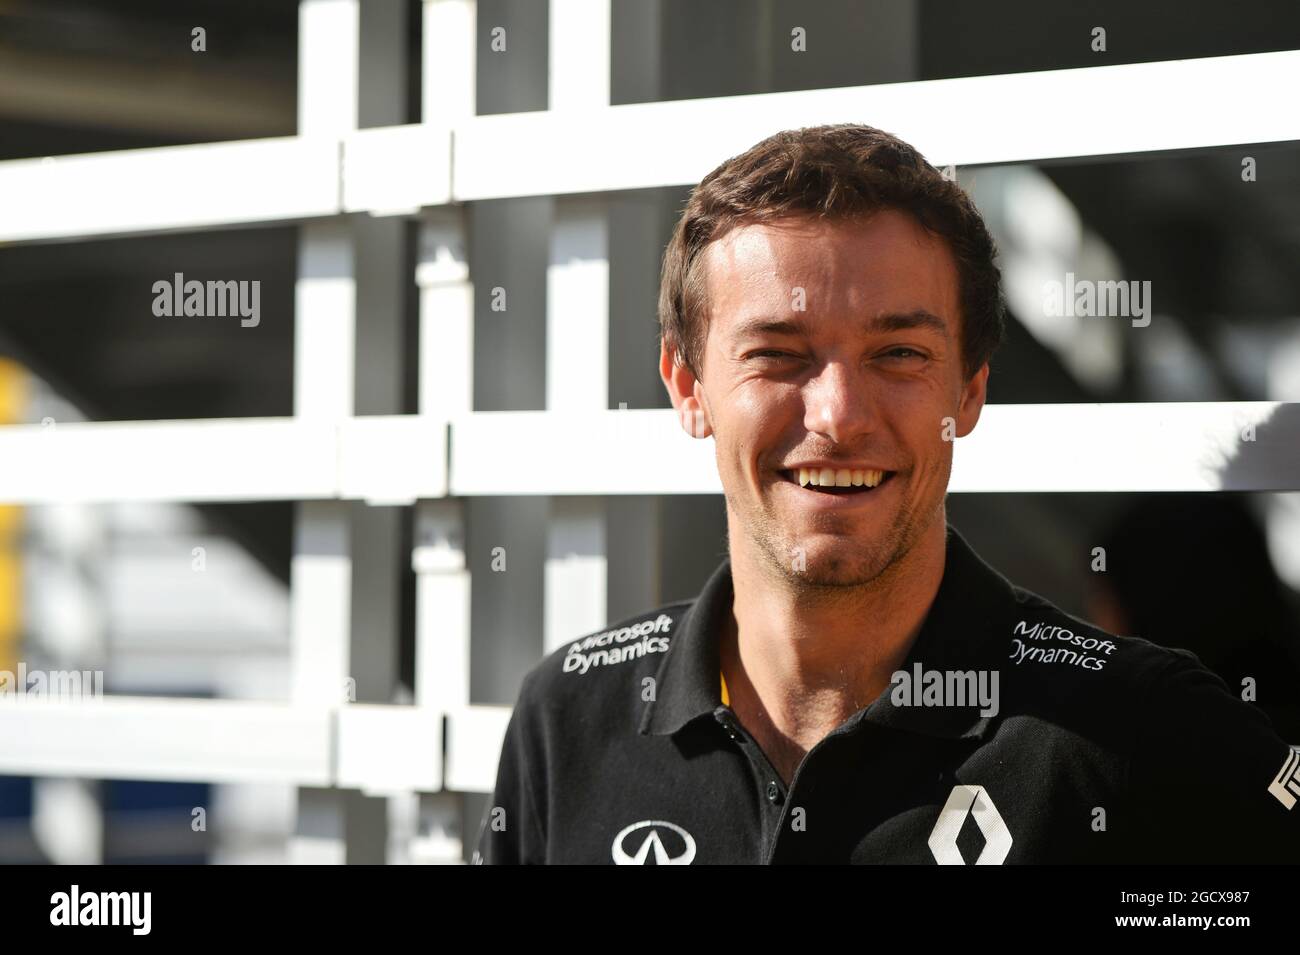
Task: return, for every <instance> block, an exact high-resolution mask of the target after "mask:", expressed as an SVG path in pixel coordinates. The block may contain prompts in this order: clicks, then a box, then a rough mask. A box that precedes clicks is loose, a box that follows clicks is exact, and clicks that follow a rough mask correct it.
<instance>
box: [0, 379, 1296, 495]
mask: <svg viewBox="0 0 1300 955" xmlns="http://www.w3.org/2000/svg"><path fill="white" fill-rule="evenodd" d="M447 428H448V422H445V421H442V420H440V419H437V418H432V417H429V416H424V415H377V416H362V417H357V418H345V419H341V420H338V421H330V420H326V421H312V420H305V419H295V418H250V419H210V420H197V421H140V422H100V423H84V424H83V423H76V424H73V423H68V424H58V425H56V426H52V427H42V426H40V425H10V426H5V427H0V460H3V461H5V462H6V463H5V466H4V467H3V468H0V503H13V504H39V503H52V502H59V501H139V500H156V501H240V500H249V501H255V500H320V499H342V500H364V501H367V502H369V503H372V504H409V503H411V502H413V501H416V500H421V499H429V498H438V497H442V496H445V495H448V494H450V495H452V496H458V497H476V496H477V497H482V496H489V495H516V494H546V495H567V494H581V495H610V494H717V493H720V492H721V490H722V485H721V482H720V481H719V479H718V474H717V463H716V460H715V458H714V445H713V442H712V441H711V440H695V439H693V438H690V437H688V436H687V435H686V434H685V433H684V432H683V431H682V430H681V427H680V426H679V424H678V419H677V414H676V412H674V411H672V410H666V409H665V410H659V409H654V410H637V411H595V412H544V411H500V412H477V413H472V414H466V415H460V416H457V417H455V418H453V419H452V420H451V422H450V437H449V438H448V435H447ZM1251 428H1253V431H1254V433H1253V435H1251V436H1249V437H1248V436H1247V435H1248V434H1249V432H1250V429H1251ZM448 441H449V442H450V443H449V444H448ZM520 461H527V462H528V466H527V467H521V466H520V464H519V462H520ZM949 490H950V491H953V492H957V493H960V492H966V491H1030V492H1032V491H1098V492H1106V491H1221V490H1229V491H1300V403H1286V402H1271V401H1246V402H1150V403H1136V404H1128V403H1115V404H1049V405H989V406H987V407H986V408H985V409H984V412H983V415H982V416H981V418H980V423H979V425H978V426H977V427H976V429H975V431H974V432H973V433H972V434H970V435H969V436H968V437H966V438H962V439H959V441H958V443H957V446H956V447H955V449H954V463H953V474H952V480H951V482H950V483H949Z"/></svg>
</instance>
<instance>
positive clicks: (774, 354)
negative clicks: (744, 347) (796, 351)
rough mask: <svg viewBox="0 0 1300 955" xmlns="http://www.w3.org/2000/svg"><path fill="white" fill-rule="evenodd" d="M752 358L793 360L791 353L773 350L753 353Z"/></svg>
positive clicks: (751, 353)
mask: <svg viewBox="0 0 1300 955" xmlns="http://www.w3.org/2000/svg"><path fill="white" fill-rule="evenodd" d="M749 357H750V358H793V357H794V356H793V355H791V354H790V353H789V352H784V351H776V350H774V349H771V348H764V349H763V350H762V351H752V352H750V353H749Z"/></svg>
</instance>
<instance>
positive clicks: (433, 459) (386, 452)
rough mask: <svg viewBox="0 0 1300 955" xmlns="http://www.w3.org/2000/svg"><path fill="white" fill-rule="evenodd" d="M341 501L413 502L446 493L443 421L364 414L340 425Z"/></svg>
mask: <svg viewBox="0 0 1300 955" xmlns="http://www.w3.org/2000/svg"><path fill="white" fill-rule="evenodd" d="M339 442H340V446H339V471H340V474H339V491H338V494H339V496H340V497H342V498H345V499H349V500H365V501H368V502H369V503H371V504H413V503H414V502H415V501H416V500H417V499H419V498H431V497H444V496H446V494H447V423H446V421H443V420H442V419H439V418H430V417H426V416H423V415H365V416H362V417H359V418H348V419H345V420H344V421H342V422H340V424H339Z"/></svg>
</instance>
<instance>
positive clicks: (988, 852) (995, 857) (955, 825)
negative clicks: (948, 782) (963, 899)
mask: <svg viewBox="0 0 1300 955" xmlns="http://www.w3.org/2000/svg"><path fill="white" fill-rule="evenodd" d="M967 816H974V817H975V824H976V825H977V826H979V829H980V832H982V833H984V850H983V851H982V852H981V853H980V854H979V858H977V859H976V860H975V864H976V865H1001V864H1002V863H1003V861H1004V860H1005V859H1006V857H1007V853H1009V852H1010V851H1011V841H1012V840H1011V832H1010V831H1009V830H1008V829H1007V824H1006V823H1005V822H1003V821H1002V815H1001V814H1000V813H999V812H998V810H997V807H996V806H994V805H993V800H992V799H990V798H989V794H988V793H987V792H985V790H984V787H983V786H954V787H952V793H951V794H950V795H949V796H948V802H947V803H945V804H944V807H943V811H942V812H940V813H939V821H938V822H936V823H935V824H934V831H933V832H931V833H930V839H929V841H928V843H927V845H929V847H930V851H931V852H932V853H933V854H934V859H935V861H936V862H938V863H939V865H965V864H966V860H965V859H963V858H962V855H961V850H960V849H958V848H957V837H958V836H959V835H961V830H962V826H963V825H965V823H966V817H967Z"/></svg>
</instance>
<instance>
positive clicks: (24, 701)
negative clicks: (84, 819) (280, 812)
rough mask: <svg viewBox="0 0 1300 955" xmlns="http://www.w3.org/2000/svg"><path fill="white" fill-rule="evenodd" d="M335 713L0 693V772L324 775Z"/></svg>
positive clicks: (225, 778)
mask: <svg viewBox="0 0 1300 955" xmlns="http://www.w3.org/2000/svg"><path fill="white" fill-rule="evenodd" d="M332 719H333V714H332V712H331V711H330V710H329V709H328V708H314V709H313V708H298V707H291V706H288V705H285V704H276V703H251V702H244V701H235V700H196V699H160V698H149V697H128V696H105V697H102V698H100V699H99V700H97V701H96V700H91V701H87V702H82V703H72V702H61V701H53V700H41V699H30V698H14V697H9V698H6V699H4V700H3V701H0V774H3V775H31V776H81V777H86V778H90V779H152V780H169V781H211V782H291V783H297V784H299V785H304V786H324V785H329V784H330V781H331V776H332V773H331V765H330V761H331V743H332V739H333V733H332Z"/></svg>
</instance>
